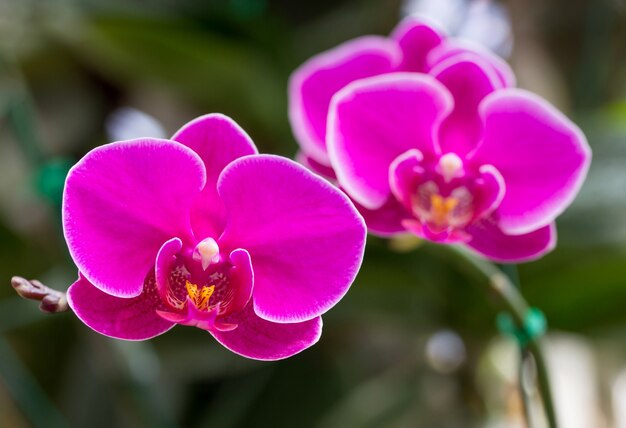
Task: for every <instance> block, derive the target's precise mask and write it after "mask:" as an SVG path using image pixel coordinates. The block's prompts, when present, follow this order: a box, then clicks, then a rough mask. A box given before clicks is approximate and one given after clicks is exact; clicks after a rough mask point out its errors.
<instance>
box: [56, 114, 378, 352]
mask: <svg viewBox="0 0 626 428" xmlns="http://www.w3.org/2000/svg"><path fill="white" fill-rule="evenodd" d="M63 227H64V232H65V237H66V240H67V243H68V247H69V250H70V253H71V255H72V257H73V259H74V261H75V263H76V265H77V266H78V269H79V272H80V276H79V279H78V280H77V281H76V282H75V283H74V284H73V285H72V286H71V287H70V288H69V290H68V301H69V304H70V306H71V308H72V309H73V311H74V312H75V313H76V315H77V316H78V317H79V318H80V319H81V320H82V321H83V322H84V323H85V324H87V325H88V326H89V327H91V328H92V329H93V330H95V331H97V332H99V333H101V334H104V335H107V336H110V337H114V338H119V339H126V340H144V339H149V338H152V337H154V336H157V335H160V334H162V333H164V332H165V331H167V330H169V329H170V328H172V327H173V326H174V325H176V324H183V325H190V326H196V327H199V328H201V329H204V330H206V331H208V332H209V333H211V334H212V335H213V337H215V339H217V341H218V342H220V343H221V344H222V345H224V346H225V347H226V348H228V349H230V350H231V351H233V352H235V353H237V354H240V355H243V356H246V357H249V358H254V359H260V360H276V359H281V358H286V357H289V356H291V355H293V354H296V353H298V352H300V351H302V350H303V349H306V348H308V347H309V346H311V345H313V344H314V343H316V342H317V341H318V339H319V337H320V334H321V328H322V321H321V318H320V316H321V315H322V314H323V313H325V312H326V311H327V310H329V309H330V308H331V307H332V306H334V305H335V304H336V303H337V302H338V301H339V300H340V299H341V298H342V297H343V296H344V294H345V293H346V292H347V291H348V288H349V287H350V285H351V283H352V281H353V280H354V278H355V276H356V274H357V271H358V269H359V267H360V264H361V261H362V257H363V251H364V245H365V233H366V232H365V226H364V223H363V220H362V218H361V216H360V215H359V214H358V212H357V211H356V210H355V208H354V206H353V205H352V203H351V202H350V200H349V199H348V198H347V197H346V196H345V195H343V194H341V192H340V191H338V190H337V189H335V188H334V187H333V186H331V185H330V184H328V183H327V182H326V181H325V180H323V179H321V178H318V177H316V176H314V175H313V174H312V173H310V172H309V171H308V170H306V169H305V168H303V167H301V166H300V165H298V164H296V163H294V162H292V161H289V160H287V159H284V158H281V157H277V156H271V155H259V154H257V150H256V148H255V146H254V144H253V142H252V141H251V140H250V138H249V137H248V135H247V134H246V133H245V132H244V131H243V130H242V129H241V128H240V127H239V126H238V125H237V124H236V123H235V122H233V121H232V120H231V119H229V118H227V117H225V116H222V115H219V114H212V115H207V116H203V117H200V118H198V119H196V120H194V121H192V122H190V123H189V124H187V125H185V126H184V127H183V128H182V129H181V130H180V131H178V132H177V133H176V134H175V135H174V137H172V140H163V139H154V138H143V139H135V140H129V141H121V142H116V143H112V144H107V145H104V146H101V147H98V148H96V149H94V150H92V151H91V152H89V153H88V154H87V155H86V156H85V157H84V158H83V159H82V160H81V161H79V162H78V164H76V165H75V166H74V168H73V169H72V170H71V171H70V173H69V175H68V178H67V182H66V187H65V194H64V199H63Z"/></svg>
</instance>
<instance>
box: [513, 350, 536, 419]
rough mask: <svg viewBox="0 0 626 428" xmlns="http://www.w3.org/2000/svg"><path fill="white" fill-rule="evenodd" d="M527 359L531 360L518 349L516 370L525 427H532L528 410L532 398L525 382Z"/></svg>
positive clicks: (531, 415)
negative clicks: (517, 366) (517, 367)
mask: <svg viewBox="0 0 626 428" xmlns="http://www.w3.org/2000/svg"><path fill="white" fill-rule="evenodd" d="M529 358H532V357H531V356H530V354H529V353H528V350H526V349H520V353H519V370H518V373H517V375H518V383H519V393H520V397H521V400H522V405H523V408H524V419H525V420H526V426H528V427H533V426H534V424H533V420H534V419H533V414H532V412H531V410H530V407H531V405H532V397H531V396H530V394H529V391H528V388H527V385H526V383H525V381H526V368H527V363H528V360H529Z"/></svg>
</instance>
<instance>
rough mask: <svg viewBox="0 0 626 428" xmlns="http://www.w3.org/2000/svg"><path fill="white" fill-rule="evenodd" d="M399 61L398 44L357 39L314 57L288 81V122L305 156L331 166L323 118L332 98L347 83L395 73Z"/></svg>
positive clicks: (381, 38) (383, 40) (364, 38)
mask: <svg viewBox="0 0 626 428" xmlns="http://www.w3.org/2000/svg"><path fill="white" fill-rule="evenodd" d="M401 58H402V52H401V51H400V48H399V47H398V45H397V44H396V43H395V42H393V41H391V40H388V39H386V38H384V37H378V36H367V37H360V38H358V39H354V40H351V41H348V42H346V43H343V44H342V45H339V46H337V47H336V48H334V49H331V50H329V51H326V52H324V53H321V54H319V55H316V56H315V57H313V58H311V59H310V60H308V61H307V62H306V63H304V64H303V65H301V66H300V67H299V68H298V69H297V70H296V71H295V72H294V73H293V75H292V76H291V80H290V82H289V102H290V104H289V119H290V122H291V126H292V129H293V133H294V134H295V136H296V138H297V140H298V141H299V143H300V145H301V147H302V148H303V149H304V151H305V152H306V153H307V155H308V156H311V157H312V158H314V159H315V160H316V161H317V162H319V163H321V164H324V165H330V163H329V159H328V155H327V153H326V143H325V139H326V119H327V117H328V106H329V104H330V100H331V98H332V97H333V95H334V94H335V93H336V92H337V91H339V90H340V89H341V88H343V87H344V86H345V85H347V84H348V83H350V82H352V81H354V80H357V79H363V78H365V77H370V76H376V75H379V74H384V73H389V72H392V71H394V70H395V69H396V68H397V66H398V64H399V63H400V61H401Z"/></svg>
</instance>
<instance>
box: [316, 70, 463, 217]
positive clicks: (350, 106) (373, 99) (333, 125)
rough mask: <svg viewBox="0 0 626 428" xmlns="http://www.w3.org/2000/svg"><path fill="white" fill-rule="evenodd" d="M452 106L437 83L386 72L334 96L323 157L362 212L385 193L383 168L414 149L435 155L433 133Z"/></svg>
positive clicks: (386, 179) (373, 206) (386, 182)
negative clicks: (328, 160) (328, 155)
mask: <svg viewBox="0 0 626 428" xmlns="http://www.w3.org/2000/svg"><path fill="white" fill-rule="evenodd" d="M452 107H453V101H452V97H451V96H450V93H449V92H448V91H447V90H446V89H445V88H444V87H443V85H442V84H441V83H439V82H438V81H436V80H435V79H433V78H432V77H430V76H427V75H424V74H419V73H392V74H387V75H384V76H377V77H372V78H369V79H363V80H360V81H358V82H354V83H352V84H350V85H348V86H347V87H345V88H344V89H342V90H341V91H340V92H339V93H338V94H337V95H336V96H335V97H334V98H333V102H332V105H331V109H330V112H329V124H328V144H329V147H328V149H329V154H330V157H331V159H332V163H333V166H334V168H335V172H336V173H337V177H338V180H339V184H340V185H341V187H343V188H344V189H346V191H347V192H348V194H349V195H350V196H351V197H352V198H353V199H354V200H356V201H357V202H358V203H359V204H361V205H363V206H364V207H366V208H368V209H376V208H379V207H381V206H382V205H383V204H384V203H385V201H386V200H387V198H388V197H389V195H390V189H389V166H390V165H391V163H392V162H393V160H394V159H395V158H396V157H398V156H399V155H400V154H402V153H404V152H406V151H407V150H409V149H413V148H417V149H419V150H420V151H421V152H422V153H423V154H424V157H425V158H427V159H428V158H430V157H433V156H434V154H435V153H437V152H438V151H439V148H438V145H437V142H436V137H435V133H436V131H437V128H438V126H439V124H440V123H441V121H442V120H443V119H444V118H445V117H446V116H447V115H448V114H449V113H450V111H451V110H452Z"/></svg>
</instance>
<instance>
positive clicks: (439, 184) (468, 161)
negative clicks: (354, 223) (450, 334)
mask: <svg viewBox="0 0 626 428" xmlns="http://www.w3.org/2000/svg"><path fill="white" fill-rule="evenodd" d="M374 44H377V45H379V47H380V49H379V50H378V51H376V53H374V52H375V50H374V48H373V45H374ZM383 45H384V46H386V49H383V48H382V46H383ZM383 52H386V53H387V56H386V58H389V61H387V62H386V63H385V64H387V66H386V67H378V68H376V67H373V66H372V64H379V65H380V64H381V63H382V60H381V58H383V57H385V55H384V54H383ZM390 52H396V54H394V55H391V53H390ZM391 58H395V59H394V61H391ZM374 59H375V60H374ZM368 72H369V73H368ZM332 76H339V78H340V80H339V81H340V82H341V83H342V85H341V86H339V85H337V84H331V83H329V82H332V81H333V78H332ZM513 84H514V77H513V74H512V73H511V71H510V69H509V68H508V66H507V65H506V64H505V63H504V62H502V61H500V60H498V59H497V57H495V56H493V55H492V54H487V53H485V52H480V51H478V50H476V49H474V48H471V49H470V48H467V47H464V46H461V45H459V43H458V42H455V41H453V40H445V39H443V37H442V36H440V35H439V33H437V32H436V31H435V30H434V29H432V28H431V27H429V26H427V25H425V24H423V23H420V22H418V21H415V20H414V19H409V20H407V21H404V22H403V23H402V24H400V26H399V28H398V29H396V30H395V31H394V33H393V35H392V37H391V38H390V39H380V38H373V39H372V38H363V39H358V40H357V41H352V42H348V43H347V44H346V45H344V46H340V47H338V48H336V49H335V50H333V51H330V52H327V53H324V54H322V55H320V56H319V57H316V58H314V59H312V60H310V61H309V62H308V63H306V64H305V65H303V66H302V67H301V68H300V69H299V70H298V71H296V73H294V77H293V78H292V86H291V98H292V104H291V107H292V116H291V117H292V125H293V126H294V132H295V133H296V136H298V137H299V141H300V144H301V147H302V150H303V153H302V154H301V155H300V158H301V159H302V161H303V162H304V163H305V164H307V165H308V166H309V167H311V168H312V169H313V170H315V171H317V172H318V173H321V174H322V175H324V176H326V177H329V178H332V179H334V180H336V181H337V182H338V184H339V186H340V187H342V188H343V189H344V190H345V191H346V193H347V194H348V195H349V196H350V197H351V198H352V199H353V200H354V201H355V202H356V203H357V206H358V207H359V210H360V211H361V212H362V214H363V215H364V217H365V219H366V222H367V224H368V227H369V229H370V231H372V232H373V233H376V234H378V235H382V236H388V235H394V234H397V233H403V232H407V231H408V232H412V233H414V234H416V235H417V236H419V237H421V238H424V239H428V240H431V241H435V242H441V243H461V244H464V245H467V246H468V247H469V248H471V249H473V250H474V251H476V252H478V253H479V254H482V255H483V256H485V257H487V258H489V259H492V260H494V261H500V262H522V261H529V260H533V259H536V258H538V257H541V256H542V255H544V254H545V253H547V252H548V251H550V250H551V249H553V248H554V246H555V244H556V231H555V226H554V220H555V219H556V217H557V216H558V215H560V214H561V213H562V212H563V211H564V210H565V208H566V207H567V206H568V205H569V204H570V203H571V202H572V201H573V199H574V197H575V196H576V194H577V192H578V190H579V188H580V186H581V185H582V183H583V181H584V178H585V176H586V173H587V170H588V167H589V163H590V160H591V151H590V149H589V147H588V145H587V142H586V140H585V137H584V135H583V134H582V132H581V131H580V130H579V128H578V127H577V126H576V125H575V124H573V123H572V122H571V121H570V120H568V119H567V118H566V117H565V116H564V115H562V114H561V113H560V112H558V111H557V110H556V109H555V108H554V107H552V106H551V105H549V104H548V103H547V102H546V101H544V100H543V99H541V98H539V97H538V96H535V95H533V94H531V93H529V92H526V91H522V90H519V89H514V88H511V86H512V85H513ZM311 87H316V88H317V89H316V90H312V89H311ZM315 93H317V94H319V96H315ZM327 95H330V96H329V97H326V96H327ZM324 115H326V116H324ZM322 117H323V124H322V123H321V122H322ZM315 129H317V130H318V131H319V133H314V132H313V130H315ZM322 129H324V131H322ZM314 136H315V137H319V138H316V139H314V138H313V137H314Z"/></svg>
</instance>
